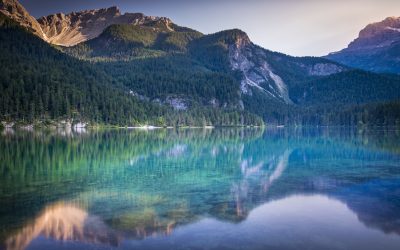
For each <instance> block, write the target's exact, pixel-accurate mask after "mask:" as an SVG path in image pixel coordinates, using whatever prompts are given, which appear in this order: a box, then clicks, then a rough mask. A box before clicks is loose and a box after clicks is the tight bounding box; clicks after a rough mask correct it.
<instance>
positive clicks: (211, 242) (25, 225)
mask: <svg viewBox="0 0 400 250" xmlns="http://www.w3.org/2000/svg"><path fill="white" fill-rule="evenodd" d="M0 202H1V203H0V204H1V205H0V242H1V243H0V249H7V250H14V249H16V250H18V249H21V250H22V249H171V250H172V249H174V250H179V249H218V250H220V249H364V250H365V249H385V250H390V249H396V250H398V249H400V131H396V130H390V129H376V130H356V129H348V128H329V129H328V128H302V129H295V128H293V129H289V128H276V129H268V128H267V129H258V128H241V129H239V128H238V129H233V128H232V129H231V128H221V129H159V130H151V131H147V130H139V129H136V130H126V129H120V130H118V129H116V130H105V131H102V130H99V131H96V130H94V131H89V130H79V131H75V132H74V131H15V130H10V129H7V130H3V131H2V134H1V135H0Z"/></svg>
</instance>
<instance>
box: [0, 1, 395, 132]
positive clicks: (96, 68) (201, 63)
mask: <svg viewBox="0 0 400 250" xmlns="http://www.w3.org/2000/svg"><path fill="white" fill-rule="evenodd" d="M26 16H28V14H26ZM8 17H10V16H9V15H8ZM8 17H7V18H6V17H5V18H4V22H5V25H3V27H2V29H1V32H2V34H3V36H2V47H1V48H0V49H2V51H4V52H3V55H2V57H1V58H0V59H1V61H0V63H1V64H2V65H4V67H2V73H3V74H2V76H3V77H2V78H3V79H2V84H3V86H2V88H3V90H4V91H3V98H4V101H3V102H2V103H1V106H0V114H1V117H2V118H1V119H6V120H21V119H22V120H28V121H36V120H42V119H43V118H45V119H50V120H54V119H56V120H57V119H70V118H72V117H75V118H77V117H78V118H79V119H83V120H88V121H90V122H92V123H105V124H115V125H121V124H122V125H132V124H148V123H153V124H158V125H169V126H175V125H207V124H208V125H238V124H242V125H244V124H260V119H262V120H263V121H264V122H266V123H268V124H312V125H315V124H318V125H330V124H338V123H339V125H340V124H341V123H346V124H350V125H357V124H358V122H359V121H360V119H361V118H362V117H363V114H364V113H363V112H364V111H365V110H367V108H368V110H378V109H379V110H383V111H385V109H387V110H389V111H390V112H383V113H384V114H385V115H384V116H385V119H380V120H379V121H380V122H382V123H383V124H386V125H387V124H388V123H387V122H386V121H389V120H390V124H395V123H396V124H397V120H398V119H397V116H398V114H397V113H396V112H393V110H395V108H393V107H396V106H397V105H398V102H396V101H397V100H399V99H400V77H399V76H395V75H385V74H376V73H371V72H366V71H362V70H354V69H352V68H349V67H348V66H344V65H343V64H340V63H338V62H334V61H332V60H329V59H327V58H318V57H292V56H289V55H285V54H282V53H277V52H273V51H270V50H267V49H264V48H261V47H259V46H257V45H255V44H254V43H253V42H252V41H251V40H250V38H249V37H248V35H247V34H246V33H245V32H244V31H241V30H238V29H232V30H225V31H221V32H217V33H214V34H202V33H201V32H198V31H196V30H193V29H190V28H186V27H182V26H179V25H177V24H175V23H173V22H172V21H171V20H170V19H168V18H165V17H148V16H145V15H143V14H130V13H125V14H121V13H120V12H119V10H118V9H117V8H116V7H111V8H108V9H101V10H88V11H81V12H78V13H70V14H66V15H65V14H56V15H50V16H48V17H46V18H40V19H39V23H40V24H41V25H42V26H41V29H42V31H44V33H45V36H46V38H45V39H44V38H43V37H40V36H39V35H38V34H37V32H34V30H32V29H31V28H29V27H27V26H26V25H25V23H20V22H18V20H17V19H15V18H14V17H12V16H11V17H10V18H11V19H13V20H14V23H13V25H11V26H12V28H10V25H8V24H7V23H11V19H9V18H8ZM19 25H21V26H22V27H24V28H22V27H17V26H19ZM42 27H43V28H42ZM46 27H47V28H46ZM25 29H28V32H26V30H25ZM29 32H32V33H33V34H35V35H36V36H39V37H40V38H42V40H44V41H42V42H41V43H39V42H38V40H39V41H40V39H38V38H37V37H35V36H33V35H32V34H29ZM14 33H16V35H12V36H10V34H14ZM22 33H23V37H22V38H21V39H20V40H15V37H18V36H22V35H21V34H22ZM89 38H91V39H89ZM78 41H81V42H79V43H78V44H75V45H74V43H77V42H78ZM46 42H47V43H46ZM67 42H68V43H69V44H66V43H67ZM56 43H58V44H61V43H64V44H65V45H68V46H61V45H55V44H56ZM27 48H30V49H27ZM11 51H12V52H13V53H14V54H10V53H11ZM49 51H51V53H49ZM49 54H50V56H49ZM42 55H44V56H42ZM67 65H68V66H67ZM48 69H50V70H48ZM55 72H56V73H55ZM60 72H65V74H64V76H63V75H62V74H61V73H60ZM75 72H76V73H75ZM63 77H65V78H66V79H65V80H64V79H63ZM10 83H11V84H10ZM32 83H35V84H38V86H41V87H40V88H38V89H37V91H36V90H35V91H36V92H34V91H33V92H32V88H33V89H35V86H36V85H35V84H33V86H34V87H32ZM78 83H79V84H82V86H83V88H80V86H79V84H78ZM20 85H22V86H24V87H21V86H20ZM47 85H48V86H57V87H54V89H52V90H51V91H47V92H46V93H48V95H49V96H50V97H53V101H57V102H59V104H57V105H53V104H52V103H51V102H49V101H48V99H46V100H44V99H43V97H42V96H41V95H40V94H39V93H40V91H43V90H42V89H41V88H44V89H46V88H45V86H47ZM65 85H67V86H68V88H67V89H64V88H66V87H65ZM88 85H89V86H88ZM59 88H60V89H61V90H62V91H61V92H60V93H59V91H60V90H59ZM91 88H97V89H98V90H99V91H100V89H102V91H103V90H104V91H105V93H102V95H108V96H103V97H102V98H98V97H96V96H93V91H94V90H93V89H91ZM38 91H39V92H38ZM96 91H97V90H96ZM63 92H65V93H71V94H65V95H63V94H61V93H63ZM74 93H79V94H77V95H74ZM32 94H35V95H32ZM13 95H17V96H13ZM53 95H56V97H54V96H53ZM82 96H85V98H87V100H86V101H87V103H86V104H85V106H84V108H82V105H81V99H82ZM27 97H29V98H27ZM119 98H122V100H120V99H119ZM117 99H118V100H120V101H121V102H122V103H125V102H126V104H123V105H125V106H123V105H119V102H120V101H116V100H117ZM104 102H107V103H104ZM44 103H45V104H46V105H47V106H46V107H44ZM388 103H389V104H388ZM366 105H368V106H366ZM21 107H23V108H21ZM89 107H90V108H89ZM122 107H124V108H122ZM375 107H376V108H375ZM106 108H107V109H106ZM88 110H90V112H88ZM342 111H343V112H344V111H346V112H345V113H343V112H342ZM132 112H133V113H132ZM374 112H375V111H374ZM342 113H343V114H342ZM375 113H377V112H375ZM349 114H350V115H349ZM390 116H393V117H395V118H393V119H386V117H390ZM27 117H29V119H28V118H27ZM336 117H343V118H341V119H339V120H338V119H336ZM354 117H355V118H354ZM374 117H375V116H374ZM374 119H375V118H373V117H371V116H370V117H369V118H368V119H364V118H363V121H362V122H363V124H365V123H373V124H377V123H376V122H375V120H374ZM383 124H381V125H383ZM399 124H400V120H399Z"/></svg>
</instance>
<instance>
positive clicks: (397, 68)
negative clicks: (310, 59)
mask: <svg viewBox="0 0 400 250" xmlns="http://www.w3.org/2000/svg"><path fill="white" fill-rule="evenodd" d="M326 58H328V59H331V60H334V61H337V62H339V63H342V64H345V65H348V66H351V67H355V68H360V69H364V70H368V71H373V72H387V73H396V74H399V73H400V17H388V18H386V19H385V20H383V21H381V22H377V23H372V24H369V25H367V26H366V27H365V28H364V29H363V30H361V31H360V34H359V36H358V38H357V39H355V40H354V41H353V42H351V43H350V44H349V46H348V47H347V48H345V49H343V50H341V51H339V52H335V53H331V54H329V55H328V56H326Z"/></svg>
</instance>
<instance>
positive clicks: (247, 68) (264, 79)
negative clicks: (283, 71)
mask: <svg viewBox="0 0 400 250" xmlns="http://www.w3.org/2000/svg"><path fill="white" fill-rule="evenodd" d="M264 57H265V54H264V53H263V50H262V49H261V48H257V47H255V46H254V45H253V44H252V43H251V41H250V39H249V37H248V36H247V35H246V34H245V33H243V34H242V36H239V37H237V39H236V41H235V43H233V44H231V45H230V46H229V61H230V65H231V67H232V69H233V70H238V71H240V72H241V73H242V75H243V78H242V81H241V86H240V88H241V91H242V93H244V94H249V95H251V94H252V92H251V88H250V87H255V88H257V89H259V90H261V91H263V92H265V93H266V94H267V95H270V96H271V97H273V98H277V99H280V100H283V101H284V102H286V103H291V100H290V98H289V94H288V88H287V86H286V84H285V82H284V81H283V80H282V78H281V77H280V76H279V75H277V74H275V73H274V72H273V71H272V69H271V67H270V65H269V64H268V62H267V60H265V58H264Z"/></svg>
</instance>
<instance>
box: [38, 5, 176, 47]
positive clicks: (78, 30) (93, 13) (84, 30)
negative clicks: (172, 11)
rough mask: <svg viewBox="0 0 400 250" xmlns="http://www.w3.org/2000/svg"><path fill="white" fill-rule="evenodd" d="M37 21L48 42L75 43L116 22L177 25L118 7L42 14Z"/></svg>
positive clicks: (92, 36)
mask: <svg viewBox="0 0 400 250" xmlns="http://www.w3.org/2000/svg"><path fill="white" fill-rule="evenodd" d="M38 22H39V24H40V26H41V28H42V30H43V32H44V33H45V34H46V36H47V38H48V42H50V43H53V44H57V45H62V46H73V45H76V44H78V43H81V42H84V41H87V40H90V39H92V38H95V37H97V36H99V35H100V34H101V33H102V32H103V31H104V30H105V29H106V28H107V27H109V26H110V25H113V24H134V25H138V26H142V25H143V26H156V25H157V24H163V25H164V26H165V28H166V29H167V30H173V28H174V27H172V26H171V20H169V19H168V18H164V17H153V16H145V15H143V14H142V13H126V14H121V12H120V10H119V9H118V8H117V7H110V8H107V9H98V10H87V11H81V12H72V13H70V14H66V15H65V14H63V13H58V14H54V15H49V16H46V17H41V18H39V19H38Z"/></svg>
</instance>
